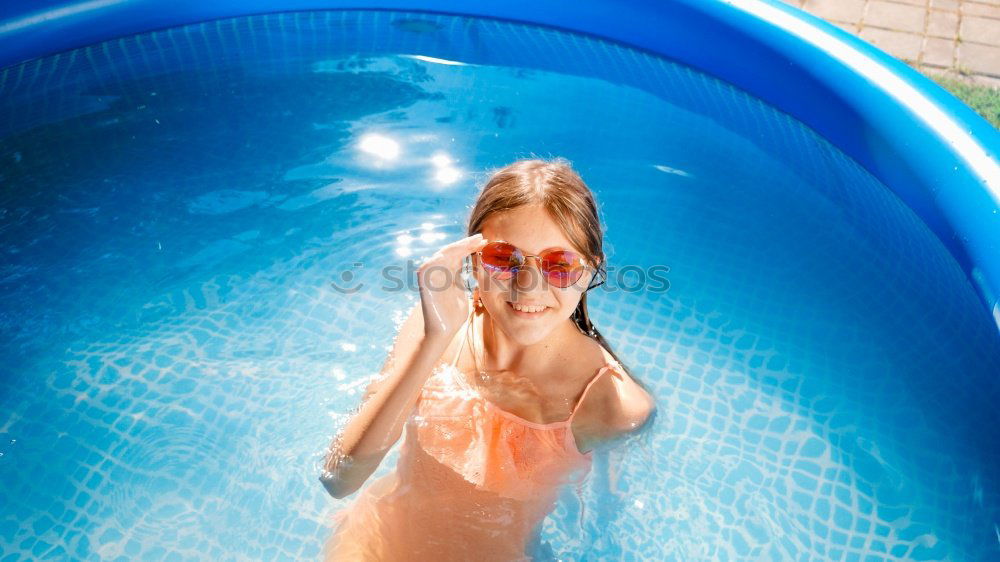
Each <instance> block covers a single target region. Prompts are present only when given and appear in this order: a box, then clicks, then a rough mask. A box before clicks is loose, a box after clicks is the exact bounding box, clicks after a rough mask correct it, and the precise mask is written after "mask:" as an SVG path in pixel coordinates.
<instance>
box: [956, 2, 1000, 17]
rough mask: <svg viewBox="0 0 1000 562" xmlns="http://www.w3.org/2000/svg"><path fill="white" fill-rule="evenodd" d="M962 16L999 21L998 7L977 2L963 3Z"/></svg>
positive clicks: (999, 10) (999, 12) (999, 9)
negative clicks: (981, 17)
mask: <svg viewBox="0 0 1000 562" xmlns="http://www.w3.org/2000/svg"><path fill="white" fill-rule="evenodd" d="M962 15H963V16H983V17H987V18H994V19H1000V6H991V5H989V4H980V3H978V2H963V3H962Z"/></svg>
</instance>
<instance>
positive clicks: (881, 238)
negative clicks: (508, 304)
mask: <svg viewBox="0 0 1000 562" xmlns="http://www.w3.org/2000/svg"><path fill="white" fill-rule="evenodd" d="M532 156H537V157H551V156H563V157H566V158H568V159H569V160H571V161H572V162H573V164H574V166H575V167H576V169H577V170H578V171H579V172H580V173H581V175H582V176H583V178H584V179H585V180H586V181H587V182H588V184H589V185H590V186H591V187H592V189H593V190H594V191H595V193H596V194H597V197H598V200H599V202H600V204H601V208H602V215H603V219H604V221H605V223H606V225H607V232H606V244H607V253H608V257H609V260H610V276H609V280H608V284H607V285H606V286H603V287H601V288H599V289H596V290H595V292H594V293H592V297H591V299H590V308H591V311H592V312H591V315H592V318H593V320H594V323H595V324H596V325H597V326H598V327H599V328H600V329H601V331H602V333H603V334H605V336H606V337H607V338H608V340H609V341H611V342H612V345H613V346H614V349H615V350H616V352H618V354H619V355H620V356H621V358H622V359H623V361H624V362H625V363H626V364H627V365H629V367H630V368H631V369H632V370H633V371H634V373H635V375H636V376H637V378H640V379H641V380H642V381H643V382H644V383H646V384H647V385H648V386H649V387H650V388H651V389H652V390H653V393H654V394H655V397H656V400H657V405H658V408H659V415H658V416H657V418H656V421H655V424H654V426H653V427H652V428H650V430H649V431H648V432H645V433H643V434H642V435H641V436H638V437H636V438H634V439H632V440H630V441H629V442H627V443H626V444H624V445H623V446H621V447H618V448H616V449H614V450H611V451H605V452H602V453H601V454H599V455H597V457H596V459H595V465H594V471H593V474H592V475H591V477H590V478H589V480H588V481H587V483H586V485H585V486H584V487H583V489H582V490H581V491H579V492H577V491H570V490H567V491H566V493H565V494H564V496H563V500H562V501H561V503H560V504H559V506H558V508H557V510H556V511H555V512H554V513H553V514H552V515H551V516H550V517H548V518H547V519H546V520H545V522H544V528H543V531H544V532H543V541H544V545H545V548H544V551H545V552H550V553H551V556H549V557H550V558H556V559H566V560H578V559H595V560H596V559H601V560H603V559H624V560H653V559H668V560H742V559H748V558H750V559H773V560H790V559H795V560H813V559H815V560H861V559H864V560H877V559H882V558H885V559H898V558H907V559H918V560H944V559H954V560H981V559H988V558H991V557H992V556H995V555H996V553H997V550H998V545H997V534H998V531H997V525H998V521H1000V516H998V504H1000V501H998V487H997V484H998V469H997V468H996V467H998V466H1000V459H998V456H1000V454H998V450H997V448H996V443H997V442H998V441H997V438H998V433H1000V429H998V428H1000V423H998V422H1000V420H998V418H1000V415H998V411H997V409H996V404H997V399H998V396H1000V392H998V390H1000V389H998V384H1000V383H998V381H1000V377H997V376H996V375H997V374H998V373H1000V336H998V334H997V332H996V328H995V326H994V325H993V321H992V319H991V318H990V317H989V315H988V313H987V312H986V311H985V310H984V309H983V308H982V306H981V305H980V303H979V301H978V299H977V297H976V294H975V292H974V289H973V287H972V286H971V285H970V283H969V281H968V280H967V279H966V277H965V276H964V275H963V273H962V271H961V269H960V268H959V267H958V265H957V264H956V263H955V262H954V260H953V259H952V258H951V256H950V254H949V253H948V252H947V250H946V249H945V248H944V246H943V245H942V244H941V243H940V241H939V240H938V239H936V238H935V237H934V235H933V234H932V233H931V231H930V230H929V229H928V228H927V226H926V225H924V224H923V223H922V222H921V221H920V219H919V218H918V217H917V216H916V215H915V214H914V213H913V212H912V211H910V210H909V209H908V208H907V207H906V206H905V205H903V204H902V203H901V202H900V201H899V200H898V199H897V198H896V197H895V196H894V195H893V194H892V193H891V192H890V191H889V190H888V189H887V188H886V187H885V186H883V185H882V184H880V183H879V182H878V181H877V180H876V179H874V178H873V177H872V176H871V175H869V174H868V173H867V172H866V171H865V170H863V169H861V168H860V167H859V166H858V165H857V164H856V163H854V162H853V161H852V160H850V159H848V158H847V157H845V156H844V155H843V154H842V153H841V152H839V151H838V150H837V149H836V148H835V147H833V146H831V145H830V144H829V143H827V142H826V141H825V140H824V139H823V138H821V137H819V136H818V135H816V134H815V133H813V132H812V131H810V130H809V129H807V128H806V127H804V126H803V125H802V124H801V123H799V122H797V121H795V120H794V119H792V118H791V117H789V116H788V115H786V114H784V113H782V112H781V111H780V110H778V109H776V108H774V107H771V106H769V105H766V104H764V103H763V102H761V101H759V100H758V99H756V98H753V97H750V96H748V95H747V94H745V93H743V92H742V91H740V90H738V89H736V88H734V87H732V86H730V85H728V84H727V83H725V82H722V81H719V80H717V79H715V78H712V77H710V76H707V75H704V74H701V73H699V72H697V71H695V70H693V69H690V68H688V67H685V66H682V65H679V64H676V63H673V62H671V61H668V60H664V59H660V58H656V57H653V56H650V55H648V54H646V53H643V52H639V51H635V50H630V49H627V48H625V47H623V46H619V45H614V44H610V43H603V42H600V41H597V40H595V39H592V38H587V37H583V36H577V35H569V34H565V33H562V32H557V31H554V30H549V29H543V28H537V27H526V26H520V25H516V24H512V23H504V22H496V21H484V20H472V19H464V18H456V17H447V16H437V15H428V14H420V15H417V14H406V13H396V12H388V11H383V12H363V11H357V12H301V13H288V14H272V15H266V16H255V17H246V18H235V19H227V20H219V21H213V22H207V23H204V24H199V25H192V26H188V27H184V28H173V29H166V30H161V31H156V32H152V33H148V34H143V35H137V36H132V37H127V38H124V39H120V40H112V41H108V42H106V43H102V44H99V45H94V46H91V47H88V48H84V49H80V50H76V51H71V52H66V53H60V54H58V55H55V56H52V57H48V58H44V59H39V60H34V61H28V62H26V63H23V64H21V65H18V66H14V67H9V68H6V69H2V70H0V187H2V192H0V193H2V196H3V201H2V206H0V236H2V247H0V249H2V253H3V259H2V261H0V284H2V292H0V294H2V295H3V297H2V299H3V301H2V302H3V304H2V309H0V329H2V337H0V346H2V347H0V350H2V352H3V356H4V358H5V361H4V363H3V365H4V366H3V367H2V371H0V372H2V381H3V391H2V393H0V412H2V414H0V454H2V456H0V481H2V482H3V483H4V484H3V486H2V487H0V506H2V507H0V544H3V545H4V546H3V547H2V554H3V556H2V557H0V560H3V561H4V562H6V561H9V560H34V559H50V558H51V559H67V558H69V559H76V560H90V559H102V560H117V559H123V560H132V559H144V560H147V559H148V560H189V559H226V560H228V559H267V560H278V559H309V558H313V559H314V558H317V557H318V556H319V552H320V548H321V546H322V543H323V541H324V540H325V539H326V537H327V536H328V535H329V533H330V532H331V522H330V514H331V513H332V512H333V511H335V510H336V509H339V508H342V507H343V506H344V505H346V504H348V503H349V502H350V501H352V500H353V497H352V498H347V499H345V500H335V499H333V498H331V497H330V496H328V495H327V494H326V493H325V491H324V490H323V489H322V486H321V485H320V483H319V481H318V480H317V477H318V475H319V467H320V463H321V460H322V457H323V454H324V452H325V448H326V446H327V444H328V443H329V441H330V439H331V437H332V436H333V434H334V432H335V430H336V429H337V428H339V427H340V426H341V424H343V423H344V421H345V420H346V417H347V415H348V414H349V412H350V410H351V409H352V408H354V407H355V406H356V405H357V403H358V401H359V399H360V393H361V392H362V391H363V389H364V386H365V384H366V383H367V381H368V380H369V378H370V377H371V376H372V375H374V374H375V373H376V372H377V371H378V369H379V368H380V366H381V364H382V361H383V360H384V358H385V353H386V352H387V350H388V348H389V346H390V344H391V342H392V334H393V333H394V332H395V330H396V326H397V325H398V323H399V322H400V321H401V319H402V316H403V314H404V313H405V311H406V310H408V309H409V308H410V306H412V304H413V303H415V302H416V299H417V293H416V291H415V285H413V283H414V281H413V277H412V275H408V276H407V275H405V273H407V272H406V270H405V269H404V270H403V273H404V274H400V273H398V271H397V270H394V269H390V270H386V269H385V268H392V267H402V268H405V267H406V264H407V263H410V264H419V262H420V260H421V259H422V258H423V257H426V256H429V255H430V254H431V253H432V252H433V251H434V250H435V249H437V248H438V247H439V246H441V245H443V244H445V243H447V242H450V241H452V240H455V239H457V238H459V237H461V236H463V233H464V220H465V219H466V217H467V214H468V212H469V210H470V205H471V204H472V202H473V199H474V196H475V194H476V192H477V188H478V187H479V186H481V185H482V182H483V181H484V180H485V179H486V171H487V170H489V169H491V168H494V167H498V166H502V165H504V164H507V163H509V162H510V161H513V160H514V159H517V158H523V157H532ZM654 266H666V267H669V273H668V275H667V278H668V280H669V284H668V285H667V286H663V285H655V286H654V284H652V283H649V281H650V280H649V279H648V278H644V277H643V276H644V275H645V274H646V273H645V272H648V271H649V268H652V267H654ZM414 267H415V265H413V266H412V267H411V271H409V273H411V274H412V269H413V268H414ZM387 271H388V272H389V273H388V274H387ZM398 280H404V281H407V282H403V283H399V282H396V281H398ZM337 287H340V288H341V289H338V288H337ZM344 287H351V288H352V290H351V291H347V292H345V291H344V290H343V288H344ZM355 289H356V290H355ZM397 453H398V451H395V450H394V451H393V452H392V453H391V454H390V456H389V457H387V459H386V460H385V461H384V462H383V464H382V465H381V466H380V468H379V471H378V472H377V473H376V475H375V476H376V477H377V476H379V475H381V474H384V473H386V472H387V471H388V470H391V469H392V468H393V466H394V464H395V460H396V456H397ZM539 558H544V557H543V556H541V555H540V554H539Z"/></svg>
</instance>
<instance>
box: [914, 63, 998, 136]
mask: <svg viewBox="0 0 1000 562" xmlns="http://www.w3.org/2000/svg"><path fill="white" fill-rule="evenodd" d="M924 75H925V76H927V77H928V78H930V79H931V80H934V81H935V82H937V83H938V85H940V86H941V87H943V88H944V89H946V90H948V91H949V92H951V94H952V95H953V96H955V97H956V98H958V99H960V100H962V102H964V103H965V105H968V106H969V107H971V108H972V109H973V110H975V112H976V113H978V114H980V115H982V116H983V117H984V118H985V119H986V120H987V121H989V122H990V123H992V124H993V126H994V127H996V128H997V129H1000V88H995V87H992V86H980V85H977V84H969V83H967V82H963V81H962V80H959V79H957V78H953V77H951V76H944V75H940V74H930V73H926V72H925V73H924Z"/></svg>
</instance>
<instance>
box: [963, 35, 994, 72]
mask: <svg viewBox="0 0 1000 562" xmlns="http://www.w3.org/2000/svg"><path fill="white" fill-rule="evenodd" d="M956 53H957V54H958V64H959V65H961V66H963V67H965V68H967V69H969V70H971V71H972V72H979V73H982V74H992V75H994V76H1000V47H993V46H990V45H979V44H977V43H966V42H962V43H959V44H958V48H957V49H956Z"/></svg>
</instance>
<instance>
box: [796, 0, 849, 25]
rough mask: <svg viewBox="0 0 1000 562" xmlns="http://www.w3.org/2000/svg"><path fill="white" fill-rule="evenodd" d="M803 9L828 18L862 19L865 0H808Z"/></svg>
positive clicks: (803, 4)
mask: <svg viewBox="0 0 1000 562" xmlns="http://www.w3.org/2000/svg"><path fill="white" fill-rule="evenodd" d="M802 9H803V10H806V11H807V12H809V13H810V14H813V15H816V16H819V17H821V18H823V19H826V20H835V21H847V22H856V21H861V15H862V14H863V13H864V11H865V2H864V0H806V1H805V2H803V3H802Z"/></svg>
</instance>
